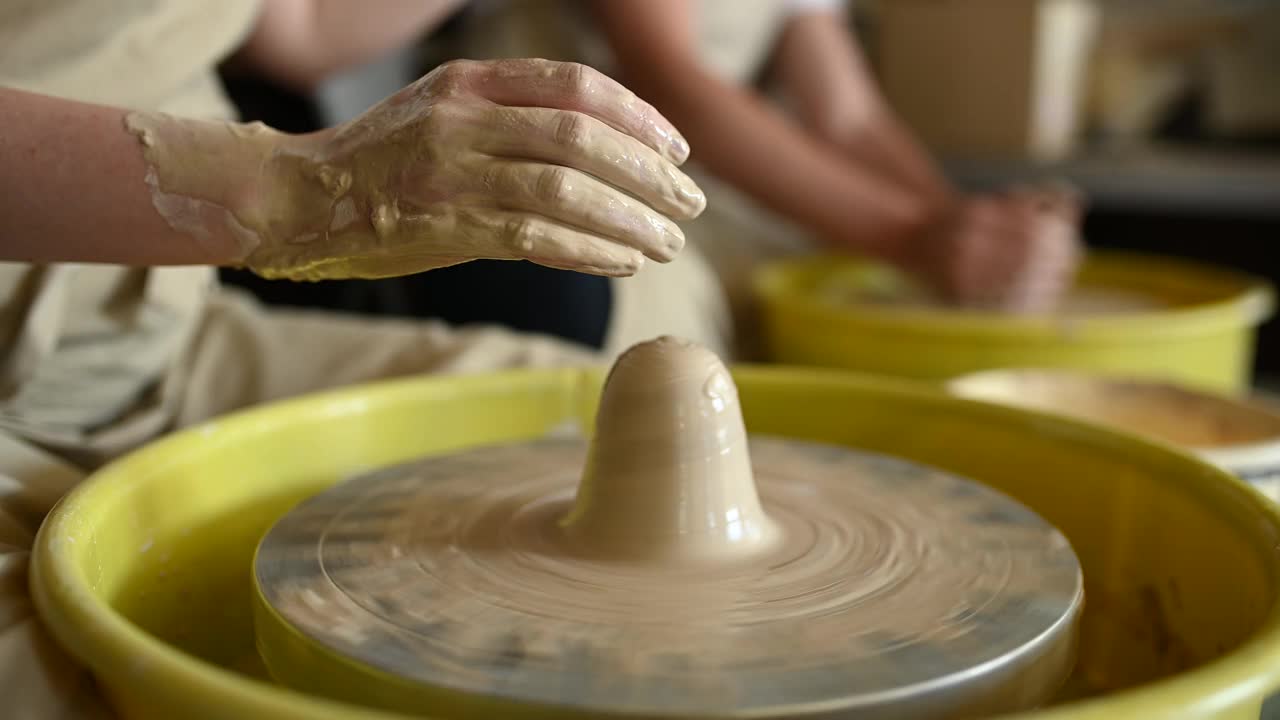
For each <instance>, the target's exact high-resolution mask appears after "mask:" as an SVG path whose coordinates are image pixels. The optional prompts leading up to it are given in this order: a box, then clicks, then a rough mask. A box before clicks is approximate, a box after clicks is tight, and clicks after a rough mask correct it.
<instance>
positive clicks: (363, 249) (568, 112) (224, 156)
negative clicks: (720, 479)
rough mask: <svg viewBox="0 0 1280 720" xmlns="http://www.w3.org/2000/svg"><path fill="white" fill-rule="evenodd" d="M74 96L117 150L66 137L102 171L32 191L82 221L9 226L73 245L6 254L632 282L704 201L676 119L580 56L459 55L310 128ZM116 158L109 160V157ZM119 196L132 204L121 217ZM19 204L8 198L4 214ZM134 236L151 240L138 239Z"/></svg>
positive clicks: (363, 274) (676, 241)
mask: <svg viewBox="0 0 1280 720" xmlns="http://www.w3.org/2000/svg"><path fill="white" fill-rule="evenodd" d="M41 102H45V103H61V101H53V100H50V99H41ZM71 105H72V106H74V107H75V108H76V109H77V110H79V111H81V112H84V113H86V114H88V115H90V116H92V117H93V118H94V122H95V123H96V125H94V127H93V128H92V129H93V130H94V134H93V135H92V136H91V137H94V138H97V139H98V140H100V141H102V142H103V143H104V146H103V147H104V148H105V149H106V150H108V152H107V155H106V156H105V157H104V156H102V155H101V154H96V155H95V153H96V152H97V151H98V150H99V148H95V147H94V146H93V145H92V144H82V143H84V141H83V140H78V139H75V138H70V137H69V138H64V140H65V142H67V143H72V144H73V145H74V147H72V148H70V149H71V151H72V152H71V153H61V154H59V157H74V158H76V159H77V160H78V161H79V162H80V163H82V164H85V165H88V166H90V168H91V172H90V176H89V178H88V179H87V180H85V181H81V182H77V183H72V184H70V185H68V184H64V183H60V182H59V181H61V180H66V179H67V178H66V175H67V173H66V172H52V173H50V172H41V171H39V170H38V168H35V167H34V166H35V165H38V163H33V168H32V170H33V172H34V173H35V175H36V176H37V177H36V181H37V182H38V183H39V184H40V187H41V188H42V191H41V192H37V193H35V194H37V195H40V196H41V197H45V198H48V197H57V196H58V195H59V194H60V193H68V192H72V193H74V194H72V195H64V197H62V201H63V202H62V205H64V206H65V207H67V208H70V209H71V210H72V213H71V218H70V219H64V220H61V221H60V220H58V219H52V218H51V219H47V220H40V219H37V220H35V221H34V223H33V222H32V221H28V222H27V223H26V225H25V226H24V225H22V224H20V223H21V222H22V221H21V220H16V221H14V222H13V228H12V229H13V231H14V232H10V229H11V228H10V227H9V226H8V225H6V226H5V227H4V228H2V229H3V231H4V234H5V236H6V237H31V238H40V237H43V238H45V239H46V240H47V239H48V238H49V235H48V234H47V233H44V234H41V233H40V232H39V230H42V229H43V230H54V229H59V230H60V232H58V233H56V234H55V236H56V237H57V238H60V239H61V243H58V242H54V243H53V244H52V245H49V244H48V243H47V242H46V243H44V244H43V245H44V247H43V248H41V247H40V245H41V244H40V243H32V245H31V247H28V248H26V252H21V248H18V247H16V246H15V247H12V248H10V249H9V251H8V252H6V254H7V255H9V256H10V257H9V258H8V259H21V260H36V261H58V260H62V261H86V260H88V261H100V262H127V263H133V264H161V263H163V262H165V261H171V262H183V263H190V262H209V263H215V264H234V265H243V266H246V267H248V268H249V269H251V270H253V271H255V272H257V273H259V274H261V275H263V276H266V277H275V278H291V279H299V280H316V279H325V278H348V277H358V278H375V277H387V276H392V275H402V274H408V273H413V272H418V271H422V270H428V269H431V268H438V267H444V266H447V265H452V264H456V263H460V262H465V261H467V260H473V259H479V258H495V259H527V260H531V261H533V262H537V263H540V264H544V265H548V266H551V267H557V268H565V269H572V270H578V271H582V272H588V273H594V274H601V275H616V276H621V275H629V274H632V273H634V272H636V270H637V269H638V268H639V267H640V266H641V264H643V262H644V259H645V258H646V257H648V258H650V259H653V260H655V261H659V262H667V261H669V260H671V259H672V258H673V257H674V256H675V254H676V253H677V252H679V250H680V249H681V247H682V246H683V244H684V236H683V233H682V232H681V231H680V229H679V227H678V226H677V225H676V224H675V220H678V219H688V218H692V217H695V216H696V215H697V214H698V213H700V212H701V211H702V208H703V207H704V205H705V199H704V198H703V195H702V193H701V191H700V190H699V189H698V188H697V186H696V185H695V184H694V183H693V182H692V181H691V180H690V179H689V178H688V177H687V176H685V175H684V174H683V173H682V172H681V171H680V170H679V169H678V165H679V164H680V163H682V162H683V161H684V159H685V158H686V157H687V155H688V152H689V151H688V146H687V144H686V143H685V141H684V139H683V138H682V137H681V136H680V135H679V133H677V132H676V131H675V129H674V128H673V127H672V126H671V125H670V124H669V123H668V122H667V121H666V120H665V119H663V118H662V117H661V116H660V115H658V113H657V112H656V111H655V110H654V109H653V108H652V107H650V106H649V105H647V104H646V103H643V102H641V101H640V100H639V99H638V98H636V97H635V96H634V95H632V94H630V93H629V92H628V91H626V90H625V89H623V88H622V87H621V86H619V85H617V84H616V83H614V82H613V81H611V80H609V79H608V78H606V77H604V76H603V75H601V74H599V73H596V72H595V71H593V70H590V69H589V68H585V67H583V66H580V65H572V64H563V63H551V62H545V61H525V60H515V61H498V62H492V63H476V62H459V63H451V64H449V65H446V66H444V67H442V68H440V69H438V70H437V71H435V72H433V73H431V74H430V75H428V76H426V77H424V78H423V79H421V80H419V81H418V82H416V83H414V84H413V85H411V86H409V87H407V88H405V89H404V90H402V91H401V92H399V93H397V94H396V95H394V96H392V97H391V98H388V99H387V100H385V101H384V102H382V103H380V104H379V105H377V106H376V107H374V108H373V109H371V110H370V111H369V112H367V113H366V114H365V115H363V116H361V117H360V118H357V119H356V120H354V121H352V122H351V123H348V124H346V125H342V126H339V127H337V128H333V129H330V130H326V131H322V132H319V133H314V134H310V135H299V136H291V135H286V134H283V133H279V132H276V131H274V130H271V129H270V128H267V127H265V126H262V125H260V124H249V125H244V124H236V123H222V122H202V121H192V120H188V119H180V118H174V117H169V116H166V115H161V114H152V113H127V114H126V113H123V112H122V111H118V110H111V109H102V110H96V109H95V110H92V111H89V110H84V108H85V107H86V106H82V105H78V104H71ZM64 111H66V107H64ZM16 117H17V119H20V120H23V119H25V116H24V115H22V114H21V113H17V115H16ZM112 122H116V123H119V124H117V125H116V128H117V130H116V132H115V134H113V133H112V132H111V131H110V130H109V129H108V128H109V127H110V125H111V123H112ZM28 125H29V123H28ZM121 128H127V131H128V135H126V134H124V133H123V132H121V130H120V129H121ZM80 129H82V130H83V129H84V128H80ZM36 132H37V134H38V133H39V132H41V131H40V130H36ZM43 132H44V133H46V134H52V135H55V136H60V134H62V133H66V132H67V130H66V129H57V128H44V129H43ZM122 138H124V139H128V140H130V141H131V142H132V145H133V147H132V148H130V147H129V146H128V144H127V143H125V142H123V140H122ZM29 140H32V141H36V143H37V145H38V140H39V138H29ZM46 140H49V138H46ZM139 148H140V149H141V150H142V152H141V153H139V152H138V150H139ZM62 149H63V150H67V149H68V148H66V147H65V145H64V147H63V148H62ZM103 161H105V162H107V163H108V164H110V165H112V167H110V168H106V169H104V168H98V167H97V164H98V163H101V162H103ZM134 173H136V174H134ZM131 175H132V177H131ZM143 177H145V179H146V183H145V184H144V183H142V182H140V179H141V178H143ZM7 180H10V181H12V183H16V184H19V185H20V184H21V177H13V178H7ZM108 184H109V185H108ZM100 185H101V187H100ZM27 187H30V186H29V185H28V186H27ZM147 191H149V192H147ZM144 192H146V193H147V195H149V200H150V203H151V206H152V208H153V209H152V210H151V211H150V212H147V211H145V210H144V209H143V208H142V207H141V203H140V201H141V200H142V197H143V193H144ZM86 198H90V199H86ZM113 201H114V202H119V203H122V204H124V205H126V206H128V208H130V211H129V212H128V213H127V214H125V213H123V212H117V213H116V214H115V216H112V215H111V208H112V205H113ZM41 209H42V208H41V206H37V208H36V210H37V212H36V213H35V214H36V215H37V216H39V217H41V218H43V217H46V216H50V215H56V214H57V213H56V211H55V209H54V208H53V207H51V206H50V205H49V204H48V203H46V204H45V205H44V206H43V210H44V211H43V212H41V211H40V210H41ZM21 214H22V213H20V212H18V208H13V209H12V211H10V209H9V208H5V216H4V218H8V217H9V216H10V215H15V216H16V215H21ZM104 215H106V216H107V217H105V218H104V217H103V216H104ZM0 219H2V218H0ZM104 219H107V220H111V221H113V222H111V223H109V224H110V225H111V228H110V234H111V237H110V238H109V241H108V242H107V243H106V244H105V245H103V246H101V247H99V246H97V244H92V245H91V246H87V245H90V243H87V242H86V241H85V240H84V237H85V236H86V235H89V234H90V231H89V229H90V228H94V229H95V230H97V229H99V228H100V227H101V226H102V221H103V220H104ZM157 220H161V221H162V225H163V229H161V228H159V227H157ZM6 222H7V221H6ZM41 222H43V223H45V225H46V226H48V225H57V224H58V223H59V222H61V225H62V227H60V228H54V227H43V228H42V227H40V225H39V223H41ZM133 238H145V239H144V240H141V241H136V244H134V245H131V244H130V242H129V241H130V239H133ZM167 242H173V243H174V245H175V246H176V249H171V248H169V247H168V246H167V245H166V243H167ZM36 255H39V257H36Z"/></svg>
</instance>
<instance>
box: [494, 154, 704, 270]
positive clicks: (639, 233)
mask: <svg viewBox="0 0 1280 720" xmlns="http://www.w3.org/2000/svg"><path fill="white" fill-rule="evenodd" d="M481 183H482V184H483V186H484V187H485V188H486V189H487V190H488V191H489V192H491V193H492V195H493V197H495V198H497V204H498V206H499V207H500V208H502V209H504V210H511V211H516V212H525V213H530V214H531V215H532V216H545V217H547V218H549V219H551V220H553V221H558V222H559V223H561V224H564V225H567V226H570V227H573V228H578V229H580V230H582V231H583V232H586V233H589V234H591V235H594V236H597V237H600V238H603V239H606V240H610V241H612V242H616V243H618V244H620V245H624V246H627V247H630V248H634V249H636V250H639V251H640V252H642V253H644V255H645V256H646V257H648V258H649V259H651V260H655V261H657V262H669V261H671V260H672V259H674V258H675V256H676V254H677V253H679V252H680V250H681V249H682V248H683V247H684V243H685V237H684V232H683V231H681V230H680V227H679V226H678V225H676V224H675V223H674V222H672V221H671V220H670V219H668V218H667V217H666V216H664V215H663V214H662V213H660V212H657V211H656V210H654V209H652V208H650V207H648V206H646V205H645V204H644V203H641V202H639V201H636V200H634V199H632V198H631V197H629V196H627V195H626V194H625V193H622V192H620V191H618V190H617V189H615V188H613V187H611V186H610V185H608V184H606V183H604V182H601V181H600V180H597V179H595V178H594V177H592V176H590V175H588V174H586V173H584V172H581V171H579V170H574V169H572V168H567V167H561V166H557V165H546V164H541V163H535V162H526V161H511V162H504V163H493V164H491V165H490V167H489V169H488V171H487V172H486V173H485V174H484V176H483V177H482V178H481Z"/></svg>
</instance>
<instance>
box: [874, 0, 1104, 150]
mask: <svg viewBox="0 0 1280 720" xmlns="http://www.w3.org/2000/svg"><path fill="white" fill-rule="evenodd" d="M1099 17H1100V10H1099V8H1098V6H1097V4H1096V3H1095V2H1093V0H880V2H879V3H878V4H877V6H876V10H875V25H876V33H877V38H876V40H877V41H876V46H877V48H878V55H877V65H878V69H879V73H880V78H881V82H882V85H883V88H884V92H885V94H886V96H887V98H888V99H889V102H890V103H891V104H892V105H893V107H894V109H895V110H896V111H897V112H898V113H899V114H900V115H901V117H902V118H903V120H904V121H905V122H906V123H907V124H908V125H910V126H911V127H912V128H914V129H915V131H916V132H917V133H918V134H919V135H920V136H921V138H922V139H923V140H924V141H925V142H926V143H927V144H928V145H930V146H931V147H932V148H933V149H935V150H936V151H939V152H941V153H943V154H950V155H958V156H975V155H984V156H990V155H1000V156H1012V157H1027V156H1030V157H1034V158H1037V159H1045V160H1053V159H1058V158H1061V157H1062V156H1064V155H1067V154H1069V153H1070V152H1071V150H1072V149H1073V148H1074V147H1075V146H1076V143H1077V140H1078V138H1079V137H1080V130H1081V125H1082V123H1081V118H1082V115H1083V109H1084V97H1085V92H1084V89H1085V83H1086V78H1087V72H1088V61H1089V56H1090V50H1091V48H1092V46H1093V42H1094V41H1095V37H1096V34H1097V28H1098V23H1099Z"/></svg>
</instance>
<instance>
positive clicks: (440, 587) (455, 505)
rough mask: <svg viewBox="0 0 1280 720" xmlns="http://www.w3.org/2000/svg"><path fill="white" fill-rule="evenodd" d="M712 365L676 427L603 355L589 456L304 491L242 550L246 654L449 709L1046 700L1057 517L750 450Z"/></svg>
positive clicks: (1054, 655)
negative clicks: (246, 574)
mask: <svg viewBox="0 0 1280 720" xmlns="http://www.w3.org/2000/svg"><path fill="white" fill-rule="evenodd" d="M657 342H662V341H657ZM677 347H678V348H681V351H682V352H683V351H684V350H685V349H687V347H686V346H684V345H679V346H677ZM689 352H692V350H690V351H689ZM703 352H705V351H703ZM619 362H620V363H622V362H623V361H622V360H620V361H619ZM718 367H719V364H718V360H716V361H714V362H711V361H707V364H706V367H703V366H702V365H699V366H698V369H697V372H695V375H696V376H697V377H699V378H702V379H706V378H704V377H703V376H706V377H709V378H711V379H710V380H708V381H707V382H699V383H697V385H698V386H699V387H698V388H697V389H698V390H699V391H700V392H699V394H698V395H699V397H698V398H687V401H688V403H691V405H690V406H689V407H693V408H695V409H696V408H698V407H700V406H702V405H706V406H707V407H710V408H711V411H710V412H709V413H708V412H703V413H693V414H691V413H690V412H689V407H684V408H677V409H676V411H675V412H674V414H671V413H668V415H667V416H666V418H667V419H668V420H670V421H671V422H673V423H674V424H675V426H676V428H677V429H678V430H680V431H681V432H679V433H677V437H678V438H683V439H676V440H671V439H670V438H668V439H667V440H660V439H654V438H649V439H648V440H646V439H645V438H644V437H641V436H643V435H644V433H645V432H654V431H653V429H652V427H651V426H650V424H649V423H650V421H652V419H653V418H652V417H647V416H646V414H645V410H644V408H643V407H637V406H636V403H637V402H639V403H641V404H642V405H643V403H645V402H649V403H655V404H662V403H665V402H668V401H669V400H671V397H668V398H663V397H661V395H662V393H658V394H657V396H655V395H653V394H651V393H647V392H645V393H639V394H636V395H633V396H628V395H627V393H626V392H625V388H622V387H619V386H621V385H624V384H625V383H623V382H620V381H619V382H615V381H617V380H618V377H617V376H618V374H619V371H618V368H616V367H615V371H614V376H613V377H611V379H610V383H609V384H608V385H607V386H606V391H605V398H604V400H603V401H602V405H601V410H600V417H599V419H598V424H597V431H596V433H595V436H594V437H593V440H592V442H591V444H590V445H588V444H587V443H585V442H583V441H581V440H576V439H545V440H541V441H534V442H528V443H521V444H513V445H503V446H496V447H487V448H480V449H475V450H471V451H467V452H462V453H457V454H452V455H447V456H441V457H433V458H427V459H423V460H420V461H416V462H412V463H408V464H405V465H402V466H398V467H393V468H389V469H385V470H381V471H378V472H374V473H371V474H368V475H364V476H361V477H357V478H353V479H351V480H348V481H346V482H344V483H342V484H340V485H338V486H335V487H334V488H333V489H331V490H330V491H328V492H325V493H322V494H320V495H318V496H316V497H314V498H312V499H310V500H308V501H306V502H304V503H303V504H301V505H300V506H299V507H298V508H296V509H295V510H294V511H292V512H291V513H289V514H288V515H287V516H286V517H285V518H284V519H283V520H281V521H280V522H279V523H278V524H277V525H276V526H275V527H274V528H273V529H272V530H271V531H270V532H269V533H268V535H267V536H266V537H265V538H264V540H263V542H262V544H261V546H260V548H259V551H258V555H257V558H256V561H255V580H256V584H257V587H258V591H259V593H260V605H261V607H260V612H259V627H260V646H261V648H262V651H263V655H264V659H265V660H266V661H267V663H268V665H269V666H270V667H271V669H272V671H273V672H274V673H275V674H276V675H277V676H278V677H285V676H290V675H297V674H298V673H300V672H305V668H303V667H302V665H304V664H305V663H306V662H309V661H308V660H307V658H314V657H315V656H317V655H319V656H323V657H327V658H329V660H334V659H336V662H337V665H338V666H340V667H342V668H345V670H344V671H343V672H347V673H348V674H347V676H346V677H345V678H341V679H340V680H339V681H337V682H334V683H333V688H332V690H333V693H334V694H336V695H339V696H343V697H346V699H354V700H358V701H361V702H366V703H368V704H372V705H383V706H390V707H396V708H397V709H401V710H404V709H410V710H417V711H419V712H423V713H426V714H430V715H432V716H442V717H451V716H462V715H468V716H480V715H491V714H492V713H501V715H502V716H504V717H515V716H521V715H524V716H528V715H529V714H546V716H548V717H551V716H555V717H565V716H570V715H574V714H578V713H582V714H590V715H595V716H598V715H626V716H629V717H782V716H786V717H795V716H811V717H816V716H822V717H840V716H856V717H859V718H881V717H893V718H916V717H921V718H944V717H965V716H970V715H971V714H972V713H979V712H981V713H986V712H994V711H1001V710H1013V709H1018V708H1022V707H1026V706H1029V705H1034V704H1037V703H1040V702H1043V701H1045V700H1046V699H1048V698H1049V697H1050V696H1051V695H1052V694H1053V693H1054V692H1055V691H1056V690H1057V688H1058V687H1059V686H1060V685H1061V683H1062V682H1063V680H1064V679H1065V677H1066V675H1067V674H1068V673H1069V671H1070V668H1071V664H1072V659H1073V658H1072V656H1073V653H1074V645H1075V629H1076V623H1077V619H1078V614H1079V610H1080V605H1081V601H1082V586H1081V575H1080V569H1079V566H1078V564H1077V561H1076V558H1075V555H1074V553H1073V551H1072V549H1071V547H1070V545H1069V543H1068V542H1067V541H1066V539H1065V538H1064V537H1063V535H1062V534H1061V533H1059V532H1058V531H1057V530H1056V529H1054V528H1053V527H1052V526H1050V525H1048V524H1047V523H1046V522H1045V521H1044V520H1042V519H1041V518H1040V517H1039V516H1037V515H1036V514H1034V513H1033V512H1032V511H1030V510H1029V509H1027V508H1026V507H1024V506H1022V505H1020V504H1018V503H1017V502H1015V501H1013V500H1012V499H1010V498H1008V497H1006V496H1004V495H1002V494H1000V493H998V492H996V491H994V490H991V489H989V488H987V487H985V486H982V485H979V484H977V483H974V482H971V481H969V480H966V479H963V478H960V477H956V476H953V475H950V474H947V473H944V472H941V471H938V470H935V469H932V468H928V467H924V466H920V465H916V464H912V463H909V462H906V461H903V460H898V459H894V458H889V457H884V456H879V455H874V454H868V453H864V452H859V451H854V450H851V449H847V448H842V447H835V446H829V445H822V444H815V443H807V442H799V441H794V440H785V439H781V438H772V437H752V438H751V439H750V440H749V442H748V441H747V438H746V436H745V434H744V433H743V432H742V428H741V417H740V414H739V411H738V408H737V405H736V392H735V391H734V388H733V386H732V382H731V381H728V380H727V377H728V376H727V374H725V373H723V371H722V368H721V369H717V368H718ZM708 368H709V369H710V371H711V374H710V375H707V374H706V372H704V371H706V370H707V369H708ZM697 373H702V375H697ZM611 389H613V392H612V393H611ZM680 393H681V391H679V390H678V389H677V390H675V391H673V392H672V394H671V396H672V397H677V398H678V397H679V396H680ZM639 398H644V399H643V400H640V399H639ZM717 398H718V400H719V401H720V402H714V400H715V399H717ZM677 404H678V403H677ZM622 407H630V408H631V409H632V410H633V412H629V413H620V412H614V411H615V410H617V409H618V408H622ZM717 408H718V409H717ZM637 410H638V412H634V411H637ZM691 418H692V419H691ZM718 419H725V423H727V424H719V425H718V424H717V420H718ZM708 421H710V422H711V425H712V427H702V425H703V424H704V423H705V422H708ZM637 424H639V425H637ZM659 425H662V423H659ZM627 428H630V430H629V431H627V432H623V431H624V430H627ZM637 428H640V429H637ZM704 431H705V432H706V433H707V434H706V435H700V433H702V432H704ZM637 433H638V434H637ZM690 437H692V438H694V439H693V440H690ZM620 438H622V439H620ZM636 443H639V447H644V448H646V451H644V452H640V453H638V454H637V452H636V449H635V448H636V447H637V445H636ZM628 446H630V449H627V448H628ZM748 449H749V452H748ZM734 452H736V453H737V457H734V456H733V455H734ZM672 465H674V468H675V469H674V470H673V469H671V466H672ZM584 468H586V469H585V471H584ZM662 468H666V470H665V471H664V470H662ZM663 472H665V474H663ZM264 624H265V625H266V626H269V627H272V628H275V630H277V631H279V630H280V629H281V628H283V629H285V630H286V632H285V633H284V634H285V635H287V636H290V637H292V638H294V639H295V640H297V639H298V638H300V639H301V640H300V642H301V643H302V645H303V646H306V647H308V648H309V650H308V651H307V652H303V653H300V652H299V651H297V649H296V647H292V648H291V649H290V648H282V647H279V646H273V645H272V644H271V643H269V642H261V640H262V639H263V638H265V637H268V634H263V633H262V628H263V626H264ZM291 642H292V641H291ZM294 645H295V646H296V645H297V643H296V642H294ZM290 663H293V666H288V665H289V664H290ZM335 672H337V671H335ZM286 681H287V680H286Z"/></svg>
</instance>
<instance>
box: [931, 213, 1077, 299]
mask: <svg viewBox="0 0 1280 720" xmlns="http://www.w3.org/2000/svg"><path fill="white" fill-rule="evenodd" d="M1079 214H1080V213H1079V206H1078V203H1077V201H1076V200H1075V199H1074V198H1072V197H1071V196H1069V195H1065V194H1062V193H1048V192H1039V191H1031V190H1019V191H1015V192H1013V193H1010V194H1007V195H1002V196H991V197H980V198H972V199H965V200H962V201H960V202H959V203H958V204H957V206H956V207H955V208H954V210H953V211H952V212H951V213H950V214H949V215H948V216H947V218H946V219H945V220H944V221H943V222H942V223H940V224H939V225H938V227H937V228H935V230H934V232H932V233H930V234H929V235H928V236H926V237H925V238H923V239H922V240H921V242H919V243H917V245H916V247H915V248H914V252H913V255H914V257H913V258H912V259H911V261H909V262H908V265H909V266H911V267H912V268H913V269H915V270H917V271H918V272H919V273H920V274H921V275H922V276H923V277H924V279H925V280H926V281H928V282H930V283H931V284H932V285H933V286H934V287H935V289H936V290H938V291H940V292H941V293H943V295H944V296H945V297H946V298H947V299H949V300H950V301H952V302H955V303H957V304H960V305H965V306H971V307H980V308H988V309H992V308H994V309H1002V310H1010V311H1015V312H1029V311H1043V310H1047V309H1051V308H1052V307H1053V305H1054V304H1055V303H1056V302H1057V300H1058V298H1059V297H1061V295H1062V293H1063V292H1064V291H1065V290H1066V289H1067V288H1068V286H1069V285H1070V283H1071V282H1072V280H1073V278H1074V274H1075V270H1076V267H1077V265H1078V263H1079V260H1080V256H1081V243H1080V239H1079V232H1078V229H1077V227H1078V223H1079Z"/></svg>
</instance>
